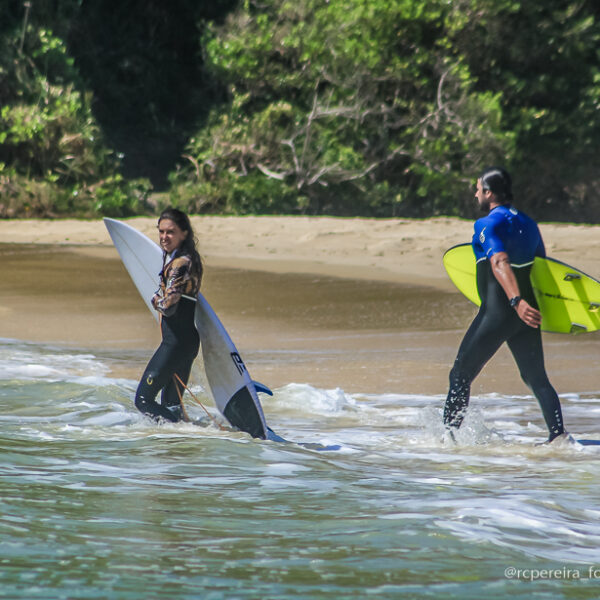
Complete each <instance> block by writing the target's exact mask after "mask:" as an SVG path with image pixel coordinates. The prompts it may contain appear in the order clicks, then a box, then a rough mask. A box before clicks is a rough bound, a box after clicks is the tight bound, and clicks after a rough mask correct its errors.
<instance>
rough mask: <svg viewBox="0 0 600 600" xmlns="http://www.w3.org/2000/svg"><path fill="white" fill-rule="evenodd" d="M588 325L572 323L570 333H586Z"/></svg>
mask: <svg viewBox="0 0 600 600" xmlns="http://www.w3.org/2000/svg"><path fill="white" fill-rule="evenodd" d="M586 331H587V327H586V326H585V325H579V324H578V323H571V331H569V333H585V332H586Z"/></svg>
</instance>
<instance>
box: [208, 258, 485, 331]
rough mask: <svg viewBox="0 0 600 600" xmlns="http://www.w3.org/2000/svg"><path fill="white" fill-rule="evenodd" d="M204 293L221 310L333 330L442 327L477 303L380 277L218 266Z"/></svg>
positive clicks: (461, 319)
mask: <svg viewBox="0 0 600 600" xmlns="http://www.w3.org/2000/svg"><path fill="white" fill-rule="evenodd" d="M204 289H205V295H206V296H207V297H208V298H210V301H211V303H212V304H213V305H215V306H218V307H219V310H221V311H223V313H232V314H236V313H240V314H242V315H244V317H245V318H249V319H263V320H269V321H272V322H274V323H275V326H277V323H278V322H285V323H286V324H289V325H293V326H301V327H306V328H311V329H330V330H336V329H337V330H349V329H350V330H376V331H377V330H386V331H394V330H401V331H439V330H448V329H455V328H457V327H462V326H463V325H464V323H465V322H468V320H469V318H470V317H472V315H473V305H471V304H470V303H469V302H465V301H464V298H463V297H462V296H461V295H460V294H456V293H449V292H444V291H439V290H436V289H434V288H428V287H419V286H409V285H403V284H394V283H388V282H381V281H360V280H354V279H341V278H335V277H322V276H319V277H316V276H313V275H298V274H287V275H285V274H283V275H282V274H275V273H265V272H261V271H242V270H237V269H218V270H215V271H213V272H211V271H208V272H207V275H206V281H205V288H204Z"/></svg>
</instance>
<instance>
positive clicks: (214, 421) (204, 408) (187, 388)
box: [173, 373, 225, 431]
mask: <svg viewBox="0 0 600 600" xmlns="http://www.w3.org/2000/svg"><path fill="white" fill-rule="evenodd" d="M173 379H175V380H176V381H178V382H179V383H180V384H181V385H182V386H183V388H184V389H186V390H187V391H188V392H189V394H190V396H191V397H192V398H193V399H194V401H195V402H196V404H198V405H199V406H201V407H202V410H204V412H205V413H206V414H207V415H208V416H209V418H210V420H211V421H212V422H213V423H214V424H215V425H216V426H217V427H218V428H219V429H220V430H221V431H225V428H224V427H223V426H222V425H221V424H220V423H219V422H218V421H217V420H216V419H215V418H214V417H213V416H212V415H211V414H210V413H209V412H208V410H207V409H206V407H205V406H204V404H202V402H200V400H198V398H197V397H196V396H195V395H194V393H193V392H192V390H190V388H189V387H188V386H187V385H186V384H185V383H183V381H182V380H181V377H179V375H177V373H175V374H174V375H173ZM175 388H176V389H177V393H178V394H179V401H180V402H181V407H182V408H183V396H182V394H181V391H180V390H179V386H178V385H176V386H175ZM183 411H184V415H185V417H186V418H187V419H188V421H189V420H190V419H189V418H188V416H187V414H186V413H185V409H183Z"/></svg>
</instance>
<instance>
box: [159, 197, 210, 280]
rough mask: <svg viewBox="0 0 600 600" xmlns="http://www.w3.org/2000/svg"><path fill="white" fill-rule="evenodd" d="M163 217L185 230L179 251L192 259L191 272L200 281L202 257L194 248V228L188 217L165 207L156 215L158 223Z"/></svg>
mask: <svg viewBox="0 0 600 600" xmlns="http://www.w3.org/2000/svg"><path fill="white" fill-rule="evenodd" d="M163 219H169V220H170V221H173V223H175V225H177V227H179V229H181V231H187V236H186V238H185V239H184V240H183V242H182V244H181V246H180V248H181V252H182V254H187V255H188V256H189V257H190V258H191V259H192V272H193V273H194V274H195V275H197V277H198V282H200V281H201V280H202V272H203V266H202V259H201V258H200V254H199V253H198V250H197V249H196V243H197V240H196V235H195V234H194V230H193V229H192V224H191V222H190V218H189V217H188V216H187V215H186V214H185V213H184V212H183V211H181V210H179V209H177V208H166V209H165V210H163V211H162V212H161V213H160V217H158V224H159V225H160V222H161V221H162V220H163Z"/></svg>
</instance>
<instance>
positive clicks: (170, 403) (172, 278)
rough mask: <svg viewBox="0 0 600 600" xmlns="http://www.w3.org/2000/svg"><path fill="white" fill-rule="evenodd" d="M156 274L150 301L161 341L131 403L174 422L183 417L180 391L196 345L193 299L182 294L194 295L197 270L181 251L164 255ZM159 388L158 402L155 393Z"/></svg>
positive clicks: (196, 291)
mask: <svg viewBox="0 0 600 600" xmlns="http://www.w3.org/2000/svg"><path fill="white" fill-rule="evenodd" d="M166 261H167V262H166V264H165V266H164V267H163V271H162V272H161V274H160V287H159V289H158V291H157V293H156V294H155V295H154V297H153V298H152V305H153V306H154V308H156V310H157V311H158V312H160V313H161V332H162V342H161V344H160V346H159V347H158V349H157V350H156V352H155V353H154V356H153V357H152V358H151V359H150V362H149V363H148V366H147V367H146V370H145V371H144V374H143V376H142V379H141V381H140V383H139V385H138V389H137V392H136V395H135V405H136V407H137V408H138V409H139V410H140V411H141V412H143V413H144V414H145V415H148V416H149V417H152V418H153V419H155V420H157V421H158V420H160V419H164V420H166V421H171V422H176V421H180V420H181V419H182V418H183V414H182V413H183V411H182V409H181V400H180V394H181V395H183V391H184V389H183V386H182V385H181V384H180V383H179V382H178V381H177V379H176V377H175V375H177V376H178V377H179V378H180V379H181V381H182V382H183V383H184V384H187V381H188V379H189V376H190V371H191V368H192V364H193V362H194V359H195V358H196V356H197V355H198V350H199V348H200V338H199V336H198V331H197V330H196V327H195V326H194V312H195V303H194V302H193V301H191V300H188V299H186V298H183V297H182V295H187V296H191V297H195V296H196V294H197V293H198V289H199V287H200V278H201V275H202V274H201V273H200V274H199V275H196V274H194V273H193V268H192V259H191V258H190V257H189V256H187V255H185V254H183V255H177V254H176V255H175V256H171V257H167V258H166ZM161 390H162V394H161V403H160V404H159V403H158V402H156V396H157V395H158V393H159V392H160V391H161Z"/></svg>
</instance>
